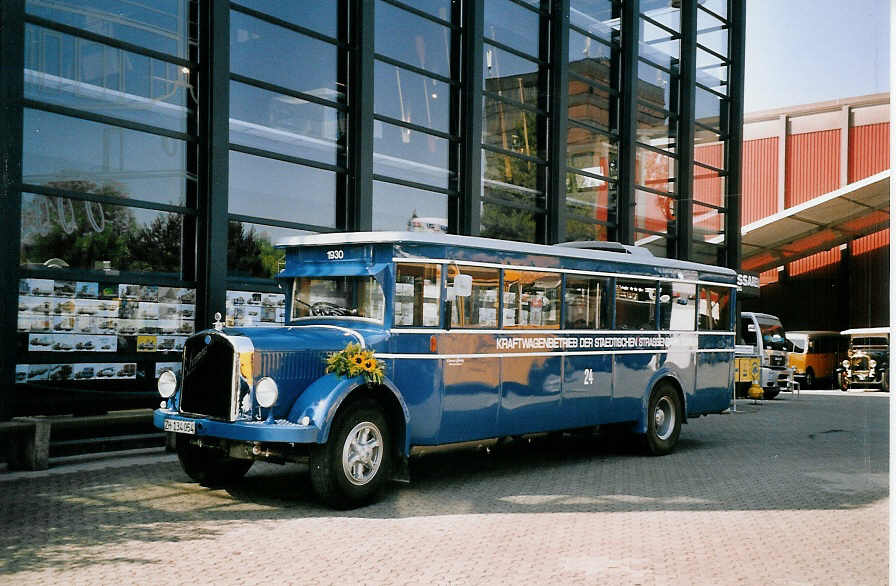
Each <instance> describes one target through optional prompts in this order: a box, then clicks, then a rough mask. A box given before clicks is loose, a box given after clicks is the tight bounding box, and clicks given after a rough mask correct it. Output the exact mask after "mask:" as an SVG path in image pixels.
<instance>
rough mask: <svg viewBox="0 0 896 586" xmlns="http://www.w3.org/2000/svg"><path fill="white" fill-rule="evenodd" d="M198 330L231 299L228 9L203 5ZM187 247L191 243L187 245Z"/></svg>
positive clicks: (219, 4)
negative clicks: (228, 295) (228, 243)
mask: <svg viewBox="0 0 896 586" xmlns="http://www.w3.org/2000/svg"><path fill="white" fill-rule="evenodd" d="M198 58H199V61H198V62H199V72H198V77H199V88H198V89H199V107H198V108H197V110H198V113H197V114H198V116H199V124H198V126H199V154H198V161H199V167H198V169H197V170H198V179H199V181H198V190H199V194H198V198H197V199H198V203H199V215H198V224H199V225H198V227H197V228H198V229H197V233H198V237H197V242H196V244H197V270H196V273H197V280H198V285H197V287H198V289H197V292H196V328H197V329H203V328H207V327H209V326H210V325H211V324H212V322H213V321H214V315H215V313H216V312H220V313H221V315H224V313H225V311H226V309H225V303H226V298H227V293H226V291H227V233H228V220H227V198H228V179H229V167H230V165H229V160H228V157H229V152H228V144H229V140H230V129H229V119H230V6H229V4H228V3H226V2H213V1H212V0H205V1H203V2H200V18H199V47H198ZM184 244H185V246H188V245H190V243H184Z"/></svg>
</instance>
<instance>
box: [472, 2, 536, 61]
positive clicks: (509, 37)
mask: <svg viewBox="0 0 896 586" xmlns="http://www.w3.org/2000/svg"><path fill="white" fill-rule="evenodd" d="M539 32H540V31H539V28H538V13H537V12H534V11H532V10H527V9H526V8H523V7H522V6H520V5H519V4H514V3H513V2H509V1H508V0H485V30H484V31H483V36H484V37H485V38H486V39H488V40H491V41H498V42H499V43H501V44H503V45H507V46H508V47H512V48H514V49H516V50H517V51H522V52H523V53H526V54H528V55H532V56H533V57H538V41H539V38H540V36H541V35H540V34H539Z"/></svg>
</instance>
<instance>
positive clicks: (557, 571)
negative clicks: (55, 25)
mask: <svg viewBox="0 0 896 586" xmlns="http://www.w3.org/2000/svg"><path fill="white" fill-rule="evenodd" d="M887 409H888V403H887V395H884V394H881V393H827V394H825V393H819V394H812V393H803V394H802V396H800V397H799V398H793V397H791V396H790V395H789V394H783V395H782V396H781V398H779V399H778V400H775V401H767V402H764V403H762V404H760V405H754V404H752V403H751V402H750V401H740V402H739V405H738V412H737V413H736V414H731V415H715V416H710V417H706V418H701V419H698V420H695V421H692V422H691V423H690V424H689V425H687V426H685V427H684V429H683V431H682V435H681V440H680V443H679V449H678V450H677V451H676V452H675V453H674V454H672V455H670V456H666V457H662V458H650V457H645V456H641V455H640V454H639V453H637V451H635V450H634V449H632V448H631V447H629V444H628V443H626V442H623V441H622V440H621V439H620V438H619V437H618V436H617V435H612V434H607V435H603V436H598V437H596V438H585V439H583V438H574V437H566V438H563V439H559V440H558V439H557V438H553V439H550V440H548V439H544V440H536V441H534V442H532V443H531V444H530V443H526V444H522V443H517V444H512V445H509V446H506V447H501V448H498V449H496V450H493V451H492V452H491V453H485V452H481V451H480V452H475V451H467V452H460V453H452V454H438V455H430V456H425V457H423V458H421V459H420V460H419V461H417V462H416V463H415V465H414V466H413V468H412V475H413V476H414V483H413V484H411V485H409V486H407V485H395V486H394V487H393V490H391V492H390V493H389V494H388V495H387V496H386V497H385V499H384V500H382V501H381V502H379V503H378V504H375V505H373V506H370V507H367V508H364V509H360V510H357V511H349V512H334V511H330V510H328V509H325V508H324V507H322V506H321V505H319V504H318V503H316V502H315V501H314V500H313V498H312V496H311V494H310V488H309V486H308V484H309V483H308V475H307V469H306V468H304V467H302V466H300V465H290V466H285V467H280V466H275V465H270V464H264V465H260V464H256V465H255V467H254V468H253V469H252V470H251V471H250V473H249V476H248V477H247V478H246V479H245V480H244V482H242V483H241V484H240V485H238V486H237V487H234V488H231V489H229V490H209V489H206V488H202V487H199V486H197V485H195V484H190V483H188V482H187V477H186V476H185V475H184V474H183V472H181V470H180V467H179V465H178V464H177V461H176V458H174V457H173V456H171V455H169V454H163V453H161V452H154V453H152V454H148V455H147V454H143V455H139V456H132V457H122V458H115V459H109V460H94V461H90V462H88V463H72V462H70V461H66V462H57V463H55V465H54V466H53V467H52V468H51V469H50V470H48V471H46V472H28V473H18V472H16V473H11V472H5V471H0V523H2V524H0V529H2V531H0V551H2V555H0V583H7V584H17V585H18V584H54V583H65V584H71V583H98V584H113V583H141V584H153V583H173V582H177V583H187V584H190V583H196V584H206V583H213V584H224V583H260V582H287V583H297V584H318V583H321V584H330V583H338V584H356V583H369V584H383V583H390V584H392V583H396V584H428V583H440V584H516V583H519V582H521V581H523V580H525V581H528V582H531V583H559V584H567V583H582V584H825V585H830V584H850V585H852V584H884V583H886V580H887V571H888V567H887V562H888V547H887V515H888V476H887V475H888V440H889V437H888V413H887Z"/></svg>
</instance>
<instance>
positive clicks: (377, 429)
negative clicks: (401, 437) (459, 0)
mask: <svg viewBox="0 0 896 586" xmlns="http://www.w3.org/2000/svg"><path fill="white" fill-rule="evenodd" d="M392 449H393V448H392V436H391V434H390V430H389V425H388V423H387V422H386V417H385V416H384V415H383V412H382V410H381V409H380V408H379V406H378V405H377V404H376V403H375V402H373V401H368V400H365V401H359V402H357V403H354V404H351V405H349V406H348V407H346V409H345V410H344V411H343V412H342V413H340V414H339V415H338V416H337V418H336V420H335V421H334V422H333V427H332V428H331V430H330V437H329V439H328V440H327V443H326V444H315V445H313V446H312V448H311V486H312V488H313V489H314V492H315V493H317V495H318V497H319V498H320V499H321V500H322V501H324V502H325V503H327V504H328V505H330V506H331V507H333V508H336V509H351V508H355V507H359V506H362V505H365V504H367V503H369V502H371V501H373V500H374V499H375V498H376V497H378V496H379V494H380V492H381V491H382V489H383V487H384V486H385V484H386V482H387V481H388V479H389V477H390V474H391V467H392Z"/></svg>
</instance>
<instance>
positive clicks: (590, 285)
mask: <svg viewBox="0 0 896 586" xmlns="http://www.w3.org/2000/svg"><path fill="white" fill-rule="evenodd" d="M608 289H609V284H608V279H601V278H594V277H576V276H567V277H566V321H565V323H564V325H563V327H564V328H566V329H567V330H581V329H589V330H606V329H609V328H610V327H611V326H610V295H609V293H608V292H607V291H608Z"/></svg>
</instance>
